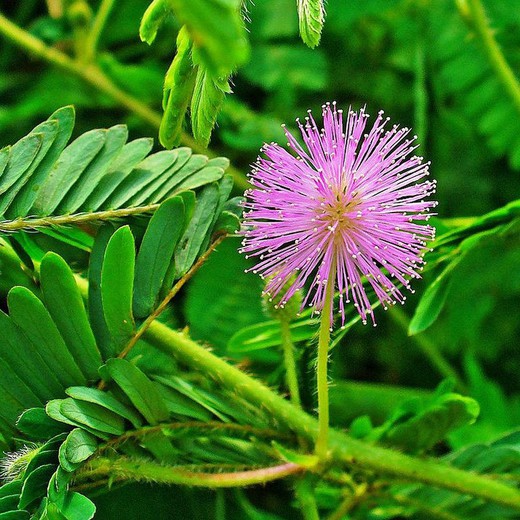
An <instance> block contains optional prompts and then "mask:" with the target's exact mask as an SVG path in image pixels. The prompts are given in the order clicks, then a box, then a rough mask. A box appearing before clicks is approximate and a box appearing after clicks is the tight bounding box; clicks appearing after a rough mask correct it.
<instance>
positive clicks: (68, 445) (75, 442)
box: [63, 428, 98, 464]
mask: <svg viewBox="0 0 520 520" xmlns="http://www.w3.org/2000/svg"><path fill="white" fill-rule="evenodd" d="M97 445H98V443H97V440H96V438H95V437H94V436H93V435H91V434H90V433H88V432H86V431H85V430H82V429H81V428H75V429H74V430H72V431H71V432H70V433H69V435H68V436H67V438H66V439H65V442H64V443H63V446H64V450H65V453H64V455H65V457H66V459H67V460H68V461H69V462H71V463H72V464H77V463H79V462H83V461H85V460H87V459H88V458H89V457H90V456H91V455H93V454H94V453H95V451H96V449H97Z"/></svg>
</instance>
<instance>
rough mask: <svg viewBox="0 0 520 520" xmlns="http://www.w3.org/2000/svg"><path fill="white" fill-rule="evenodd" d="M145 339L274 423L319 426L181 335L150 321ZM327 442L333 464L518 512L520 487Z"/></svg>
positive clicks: (298, 429) (362, 445) (347, 442)
mask: <svg viewBox="0 0 520 520" xmlns="http://www.w3.org/2000/svg"><path fill="white" fill-rule="evenodd" d="M145 338H146V340H147V341H148V342H149V343H150V344H151V345H153V346H155V347H156V348H158V349H159V350H161V351H163V352H165V353H167V354H170V355H174V356H175V357H176V358H177V359H178V360H179V361H180V362H182V363H184V364H186V365H187V366H189V367H191V368H193V369H196V370H199V371H200V372H202V373H203V374H205V375H206V376H208V377H210V378H212V379H214V380H215V381H216V382H217V383H219V384H221V385H222V386H223V387H225V388H228V389H230V390H233V391H234V392H236V393H237V394H239V395H241V396H242V397H244V398H245V399H247V400H248V401H249V402H250V403H251V404H253V405H255V406H259V407H261V408H262V409H264V410H266V411H267V412H269V413H270V414H271V416H272V417H273V420H275V421H277V422H278V423H279V424H280V425H283V426H285V427H287V428H289V429H291V430H292V431H294V432H295V433H296V434H297V435H299V436H301V437H303V438H306V439H308V440H309V441H311V442H312V441H316V439H317V436H318V429H319V427H318V422H317V421H316V419H314V418H313V417H311V416H310V415H308V414H307V413H305V412H304V411H302V410H301V409H299V408H297V407H296V406H294V405H293V404H292V403H290V402H289V401H287V400H286V399H284V398H283V397H282V396H280V395H278V394H276V393H275V392H273V391H272V390H271V389H270V388H268V387H267V386H265V385H264V384H263V383H261V382H260V381H257V380H256V379H254V378H252V377H251V376H249V375H247V374H245V373H244V372H242V371H241V370H239V369H238V368H236V367H234V366H232V365H230V364H229V363H227V362H226V361H224V360H223V359H221V358H220V357H218V356H215V355H214V354H212V353H211V352H209V351H208V350H206V349H205V348H203V347H201V346H200V345H198V344H197V343H196V342H194V341H193V340H191V339H190V338H189V337H187V336H186V335H185V334H183V333H181V332H177V331H174V330H172V329H170V328H168V327H167V326H166V325H163V324H162V323H160V322H158V321H155V322H154V323H152V324H151V325H150V327H149V329H148V331H147V332H146V334H145ZM328 447H329V449H330V452H331V456H332V458H333V459H334V460H335V461H336V462H338V463H343V464H347V465H352V464H355V465H356V466H358V467H360V468H362V469H365V470H373V471H376V472H377V473H379V474H384V475H392V476H394V477H398V478H400V479H403V480H409V481H412V482H421V483H423V484H429V485H432V486H435V487H439V488H443V489H449V490H451V491H456V492H458V493H462V494H468V495H471V496H474V497H478V498H482V499H484V500H487V501H490V502H494V503H498V504H502V505H506V506H509V507H512V508H514V509H515V510H518V511H520V492H519V491H518V490H517V489H514V488H511V487H509V486H506V485H504V484H502V483H500V482H496V481H494V480H492V479H489V478H487V477H486V476H483V475H478V474H475V473H472V472H469V471H464V470H461V469H458V468H455V467H452V466H450V465H448V464H446V463H443V462H439V461H436V460H433V459H429V458H426V457H422V458H415V457H411V456H409V455H405V454H403V453H400V452H398V451H394V450H392V449H388V448H382V447H379V446H374V445H372V444H369V443H366V442H363V441H360V440H357V439H353V438H352V437H350V436H349V435H347V434H345V433H343V432H340V431H336V430H334V429H331V431H330V434H329V445H328Z"/></svg>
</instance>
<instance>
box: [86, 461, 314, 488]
mask: <svg viewBox="0 0 520 520" xmlns="http://www.w3.org/2000/svg"><path fill="white" fill-rule="evenodd" d="M303 470H304V468H303V467H302V466H299V465H298V464H294V463H292V462H286V463H284V464H280V465H278V466H270V467H267V468H258V469H252V470H246V471H233V472H230V473H203V472H199V471H193V470H189V469H185V468H182V467H175V466H170V467H168V466H163V465H161V464H158V463H156V462H151V461H135V460H130V459H128V458H126V457H117V458H109V457H96V458H93V459H91V461H90V462H89V463H88V464H87V465H86V466H85V467H84V468H82V469H80V470H79V471H78V472H77V473H76V476H77V481H79V482H82V481H84V480H86V479H91V478H96V479H97V478H98V477H101V478H103V477H106V476H110V477H112V478H113V479H114V480H116V481H117V480H132V481H134V482H135V481H137V482H139V481H141V482H160V483H162V484H181V485H188V486H199V487H207V488H230V487H240V486H251V485H254V484H265V483H267V482H272V481H273V480H279V479H282V478H285V477H288V476H290V475H295V474H298V473H301V472H302V471H303Z"/></svg>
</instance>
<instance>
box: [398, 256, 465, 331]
mask: <svg viewBox="0 0 520 520" xmlns="http://www.w3.org/2000/svg"><path fill="white" fill-rule="evenodd" d="M461 259H462V257H461V256H460V257H458V258H457V259H455V260H453V261H452V262H451V263H450V264H449V265H448V266H447V267H446V268H444V270H443V271H442V272H441V274H440V275H439V276H437V278H436V279H435V280H434V281H433V282H432V283H431V284H430V285H429V286H428V287H427V288H426V291H424V294H423V295H422V297H421V299H420V301H419V305H417V308H416V309H415V312H414V315H413V316H412V319H411V320H410V325H409V326H408V335H409V336H414V335H415V334H419V332H423V331H425V330H426V329H427V328H428V327H430V325H432V324H433V323H434V322H435V320H436V319H437V318H438V317H439V314H440V313H441V311H442V309H443V307H444V304H445V303H446V298H447V297H448V293H449V291H450V286H451V273H452V272H453V270H454V269H455V268H456V266H457V265H458V263H459V262H460V260H461Z"/></svg>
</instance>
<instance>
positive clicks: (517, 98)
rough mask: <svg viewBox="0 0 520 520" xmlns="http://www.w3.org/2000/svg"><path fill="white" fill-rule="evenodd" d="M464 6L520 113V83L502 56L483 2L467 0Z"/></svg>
mask: <svg viewBox="0 0 520 520" xmlns="http://www.w3.org/2000/svg"><path fill="white" fill-rule="evenodd" d="M464 5H465V6H467V13H468V14H469V21H470V24H471V27H472V28H473V30H474V31H475V33H476V34H477V36H478V37H479V38H480V41H481V42H482V45H483V48H484V52H485V53H486V56H487V58H488V60H489V63H490V65H491V67H492V68H493V70H494V71H495V73H496V75H497V77H498V79H499V80H500V82H501V83H502V84H503V85H504V87H505V89H506V91H507V93H508V94H509V96H510V97H511V99H512V101H513V103H514V105H515V107H516V109H517V110H518V111H519V112H520V83H519V82H518V78H517V77H516V76H515V73H514V72H513V70H512V69H511V67H510V66H509V64H508V63H507V61H506V59H505V58H504V55H503V54H502V51H501V49H500V46H499V45H498V43H497V41H496V39H495V36H494V34H493V31H492V29H491V27H490V26H489V23H488V20H487V18H486V11H485V10H484V6H483V5H482V2H481V0H467V2H466V3H465V4H464Z"/></svg>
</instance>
